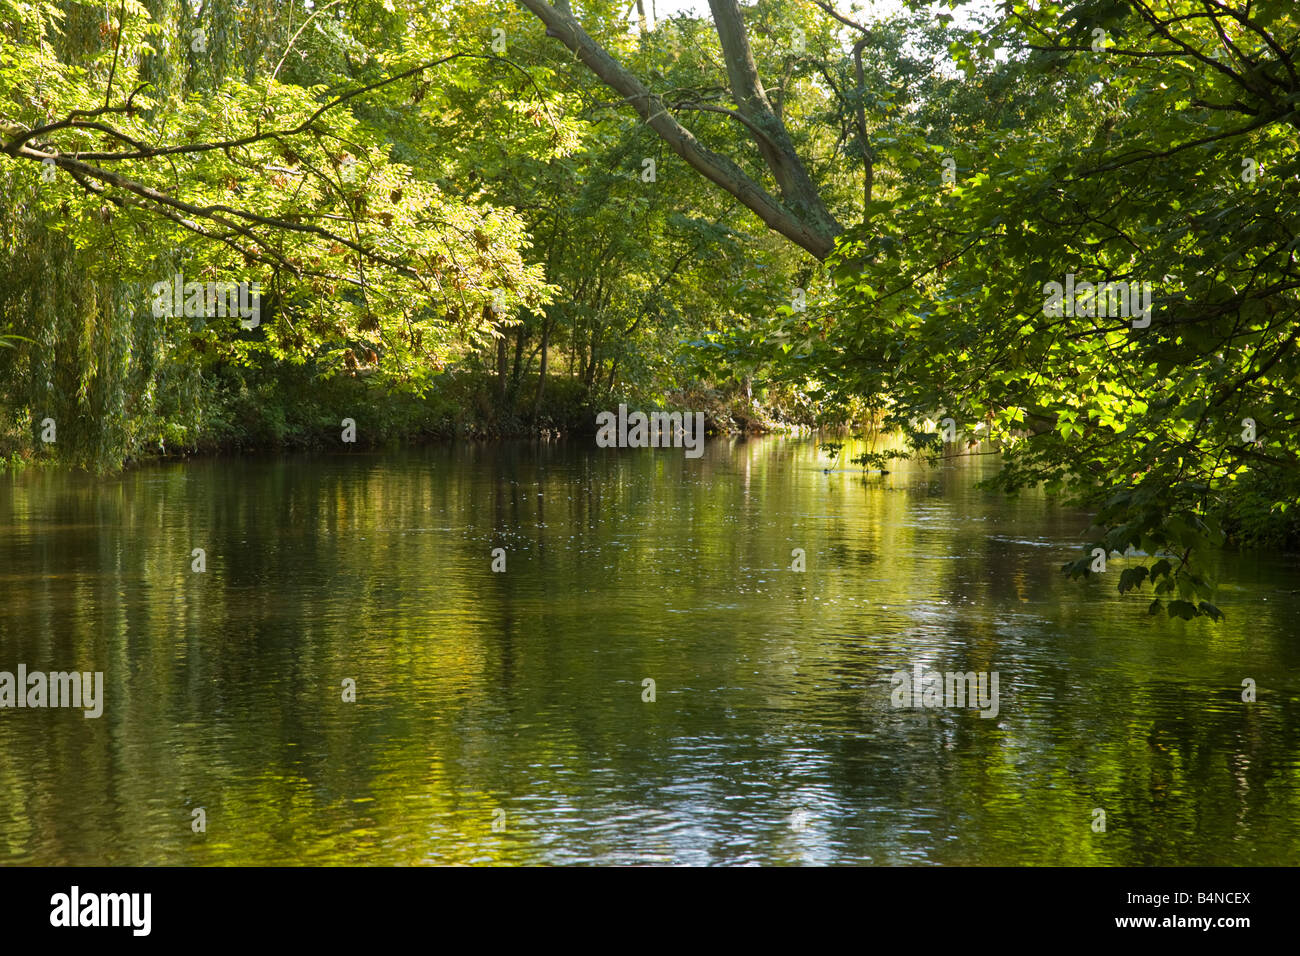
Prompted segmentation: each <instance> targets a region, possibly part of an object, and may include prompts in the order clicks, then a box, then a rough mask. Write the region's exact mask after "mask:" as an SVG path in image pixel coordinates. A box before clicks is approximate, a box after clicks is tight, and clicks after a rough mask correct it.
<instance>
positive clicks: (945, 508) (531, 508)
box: [0, 439, 1300, 864]
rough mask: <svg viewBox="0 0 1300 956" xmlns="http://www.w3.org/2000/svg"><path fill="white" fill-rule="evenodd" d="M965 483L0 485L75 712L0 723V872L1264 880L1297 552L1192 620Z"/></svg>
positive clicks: (8, 546)
mask: <svg viewBox="0 0 1300 956" xmlns="http://www.w3.org/2000/svg"><path fill="white" fill-rule="evenodd" d="M987 461H988V460H987V459H979V458H976V459H965V460H960V461H956V462H953V463H949V464H946V465H943V466H940V467H938V468H931V467H928V466H925V465H920V464H917V465H907V464H900V465H898V466H896V470H895V471H894V473H893V474H891V475H888V476H884V477H866V478H864V477H863V476H862V475H861V474H860V473H858V472H857V471H856V470H846V471H833V472H832V473H830V474H827V473H825V472H824V471H823V469H824V467H825V464H826V463H825V461H824V460H823V459H819V458H818V456H817V453H816V449H815V446H814V445H813V443H812V442H810V441H796V440H783V439H763V440H755V441H748V442H730V443H729V442H714V443H711V444H710V445H709V446H708V448H707V451H706V454H705V457H704V458H702V459H699V460H688V459H685V458H684V456H683V455H682V453H681V452H680V451H671V450H664V451H659V450H650V449H643V450H622V451H613V450H610V451H597V450H595V449H591V448H588V447H587V446H586V445H583V446H581V447H579V446H576V445H572V444H553V445H542V446H537V445H531V444H518V445H464V444H461V445H456V446H444V447H437V448H430V449H421V450H411V451H398V452H387V451H386V452H381V453H374V454H350V455H338V456H330V455H317V456H301V457H288V458H275V459H244V460H233V461H232V460H223V461H206V462H195V463H189V464H175V465H166V466H158V467H150V468H144V469H141V470H137V471H133V472H131V473H129V474H126V475H123V476H120V477H116V478H112V479H107V480H104V479H94V478H90V477H88V476H85V475H69V474H52V473H41V472H29V473H26V474H24V475H21V476H19V477H17V478H3V477H0V671H11V672H12V671H15V670H16V669H17V665H18V664H19V663H24V664H26V666H27V668H28V669H29V670H43V671H55V670H70V669H74V668H75V669H78V670H99V671H103V672H104V681H105V697H106V701H105V704H104V713H103V716H102V717H100V718H99V719H86V718H85V717H84V716H83V713H82V711H80V710H53V709H46V710H33V709H21V710H18V709H2V710H0V862H4V863H25V864H161V863H179V864H222V863H256V864H271V863H311V864H323V863H422V862H432V863H469V862H518V863H534V862H557V863H567V862H600V863H620V862H664V863H689V864H703V863H795V862H814V863H820V862H826V863H839V862H857V863H875V864H899V863H942V864H975V863H979V864H1019V863H1035V864H1048V863H1052V864H1157V863H1162V864H1190V863H1198V864H1200V863H1205V864H1209V863H1231V864H1264V863H1275V864H1295V863H1297V862H1300V812H1298V811H1300V751H1298V747H1297V745H1298V744H1300V726H1298V724H1300V722H1298V721H1297V719H1296V717H1297V713H1298V712H1300V678H1298V677H1297V674H1300V667H1298V666H1297V665H1300V633H1298V630H1300V629H1298V628H1297V626H1296V622H1297V620H1300V593H1297V592H1296V590H1295V589H1296V588H1297V587H1300V575H1298V574H1297V571H1298V570H1300V564H1298V563H1297V560H1296V559H1295V558H1293V557H1290V558H1282V557H1278V556H1246V557H1242V556H1226V557H1224V558H1223V560H1222V562H1221V567H1220V568H1219V571H1218V573H1219V579H1220V583H1221V586H1220V592H1219V595H1218V599H1217V603H1218V604H1219V606H1220V607H1222V608H1223V609H1224V610H1225V611H1226V612H1227V614H1228V615H1229V617H1228V620H1227V621H1226V622H1225V623H1223V624H1220V625H1212V624H1209V623H1206V622H1202V621H1196V622H1182V621H1170V620H1168V619H1167V618H1165V617H1164V616H1163V615H1161V616H1160V617H1157V618H1149V617H1147V615H1146V613H1145V609H1146V604H1147V603H1148V601H1149V600H1150V596H1149V590H1148V591H1147V592H1146V596H1145V597H1134V596H1132V595H1129V596H1127V597H1121V596H1119V595H1118V594H1117V593H1116V591H1115V582H1116V581H1117V580H1118V573H1119V569H1120V568H1121V567H1122V566H1123V562H1120V561H1112V562H1111V565H1110V571H1109V572H1108V573H1107V574H1105V575H1101V576H1097V577H1094V578H1093V579H1092V580H1091V581H1089V582H1087V583H1080V582H1073V583H1071V582H1069V581H1067V580H1065V579H1064V576H1063V575H1062V574H1061V572H1060V570H1059V569H1060V565H1061V564H1062V563H1064V561H1066V560H1067V559H1070V558H1073V557H1077V555H1078V545H1079V538H1078V535H1079V533H1080V532H1081V531H1082V529H1083V528H1084V527H1085V526H1086V525H1087V520H1086V516H1085V515H1082V514H1080V513H1078V512H1074V511H1070V510H1068V509H1064V508H1061V507H1059V506H1056V505H1053V504H1051V503H1049V502H1047V501H1045V500H1044V499H1043V498H1041V497H1037V496H1033V495H1027V496H1024V497H1021V498H1019V499H1014V500H1013V499H1007V498H1003V497H1000V496H997V495H994V494H991V493H986V492H982V491H979V490H977V489H976V488H975V487H974V481H975V479H976V478H977V477H978V476H979V475H980V474H981V473H982V470H983V469H985V468H988V467H992V466H991V465H989V464H988V463H987ZM498 547H499V548H504V549H505V552H506V562H507V569H506V571H505V572H504V573H493V572H492V570H491V565H492V556H491V551H492V549H494V548H498ZM194 548H203V549H205V551H206V562H207V570H206V572H204V573H195V572H193V571H192V570H191V561H192V558H191V551H192V549H194ZM794 548H802V549H804V550H805V551H806V555H807V557H806V560H807V570H806V572H805V573H796V572H794V571H791V570H790V567H791V562H792V558H791V552H792V549H794ZM916 664H924V665H925V666H926V667H927V668H930V669H937V670H941V671H997V672H998V673H999V675H1000V701H999V711H998V714H997V716H996V718H992V719H988V718H983V717H981V716H980V715H979V712H978V711H977V710H973V709H907V708H903V709H896V708H894V707H893V706H891V700H890V694H891V682H890V675H891V674H893V673H894V672H895V671H898V670H904V669H906V670H911V669H912V668H913V666H914V665H916ZM347 678H351V679H354V680H355V681H356V688H357V690H356V702H355V703H348V702H344V701H343V700H342V696H343V693H342V689H341V688H342V683H343V681H344V680H345V679H347ZM646 678H651V679H653V680H654V681H655V686H654V690H655V700H654V701H653V702H645V701H643V699H642V697H643V694H644V693H646V691H643V684H642V682H643V680H644V679H646ZM1246 678H1251V679H1253V680H1254V681H1256V682H1257V685H1258V700H1257V701H1256V702H1255V703H1250V704H1247V703H1243V702H1242V700H1241V685H1242V681H1243V680H1244V679H1246ZM199 807H201V808H203V809H204V811H205V813H206V821H207V829H206V832H204V833H195V832H193V829H192V820H193V816H192V811H193V810H194V809H195V808H199ZM1095 809H1103V810H1104V811H1105V813H1106V829H1105V832H1096V831H1094V821H1095V820H1096V819H1097V817H1096V815H1095V814H1094V810H1095ZM494 824H495V825H496V829H494Z"/></svg>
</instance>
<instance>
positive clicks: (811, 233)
mask: <svg viewBox="0 0 1300 956" xmlns="http://www.w3.org/2000/svg"><path fill="white" fill-rule="evenodd" d="M520 2H521V3H522V4H523V5H524V6H525V7H527V8H528V9H529V10H531V11H532V12H533V14H534V15H535V16H536V17H537V18H538V19H539V20H541V21H542V22H543V23H544V24H546V33H547V35H548V36H553V37H556V38H558V39H559V40H560V42H562V43H563V44H564V45H565V46H566V47H568V48H569V49H570V50H572V51H573V53H574V55H575V56H576V57H577V58H578V59H580V60H582V62H583V63H585V64H586V65H587V66H588V67H589V68H590V69H591V71H592V72H593V73H595V74H596V76H598V77H599V78H600V79H601V80H602V81H603V82H604V83H605V85H606V86H608V87H609V88H610V89H612V90H614V91H615V92H617V93H619V94H620V95H621V96H623V98H624V99H626V100H627V102H628V103H630V104H631V105H632V107H633V108H634V109H635V110H636V111H637V113H639V114H640V115H641V117H642V118H643V119H644V120H645V123H646V125H647V126H649V127H650V128H651V129H653V130H654V131H655V132H656V133H657V134H658V135H659V137H660V138H661V139H662V140H663V141H664V142H665V143H667V144H668V145H669V146H670V147H671V148H672V150H673V151H674V152H675V153H677V155H679V156H681V157H682V158H683V159H684V160H686V162H687V163H689V164H690V165H691V167H692V168H694V169H695V170H697V171H698V172H700V173H701V174H703V175H704V176H705V177H706V178H707V179H709V180H710V181H711V182H713V183H715V184H716V185H718V186H720V187H722V188H723V189H725V190H726V191H727V192H729V193H731V195H733V196H735V197H736V198H737V199H738V200H740V202H742V203H743V204H744V205H745V206H746V207H748V208H749V209H750V210H752V211H753V212H754V213H755V214H756V215H757V216H758V217H759V218H760V219H761V220H763V222H764V223H766V224H767V226H768V227H769V228H771V229H772V230H774V231H775V232H778V233H780V234H781V235H783V236H785V237H786V238H787V239H789V240H790V241H791V242H793V243H795V244H796V245H798V246H800V247H802V248H803V249H806V250H807V251H808V252H810V253H812V254H813V255H814V256H816V257H817V258H818V259H825V258H826V257H827V256H828V255H830V253H831V250H833V249H834V248H835V237H836V236H837V235H839V233H840V232H841V231H842V227H841V226H840V224H839V223H838V222H836V220H835V218H834V217H833V216H832V215H831V214H830V212H829V211H828V210H827V209H826V206H825V204H824V203H823V202H822V200H821V198H820V197H819V196H818V194H817V192H816V190H815V189H814V188H813V187H812V183H811V180H810V179H809V177H808V173H807V171H806V170H805V169H804V167H803V163H802V162H801V161H800V160H799V157H798V156H797V155H796V154H795V152H794V149H793V147H792V145H791V143H790V137H789V135H788V134H787V133H786V131H785V127H784V126H783V125H782V124H781V122H780V120H778V119H777V118H776V115H775V114H774V113H773V112H772V109H771V106H770V105H767V104H766V100H767V97H766V94H762V88H761V84H756V83H755V80H756V79H757V74H756V71H755V70H754V63H753V56H752V55H751V54H750V53H749V41H748V39H747V38H746V36H745V28H744V23H743V21H742V20H741V17H740V8H739V6H737V4H736V2H735V0H710V6H712V7H714V20H715V23H716V25H717V28H718V37H719V39H720V40H721V41H722V43H723V49H724V51H725V52H726V53H727V61H728V62H727V69H728V73H729V74H730V75H732V82H733V84H736V83H739V88H734V87H733V90H732V92H733V94H734V95H735V96H736V98H737V100H738V101H739V102H741V106H742V112H741V113H740V114H736V113H733V112H732V111H730V110H723V112H726V113H728V114H730V115H732V116H733V117H737V118H739V119H741V120H742V121H743V122H744V124H745V125H746V127H748V128H750V129H751V132H753V133H754V140H755V142H760V143H761V144H762V145H761V146H760V149H761V150H762V155H763V159H764V161H765V162H767V163H768V165H769V168H770V169H771V170H772V174H773V176H775V177H776V180H777V184H778V185H779V186H780V188H781V192H782V195H783V196H785V197H786V199H787V201H788V203H789V205H787V204H786V203H783V202H781V201H780V200H778V199H776V198H775V197H773V196H771V195H770V194H769V193H768V192H767V191H766V190H765V189H764V188H763V187H762V186H760V185H759V184H758V183H757V182H755V181H754V180H753V179H751V178H750V177H749V175H748V174H746V173H745V171H744V170H743V169H741V168H740V167H739V166H738V165H736V164H735V163H734V162H733V161H732V160H730V159H729V158H727V157H726V156H723V155H721V154H720V153H715V152H714V151H713V150H711V149H709V148H708V147H706V146H705V145H703V144H702V143H701V142H700V141H699V140H697V139H696V138H695V135H694V134H693V133H691V131H690V130H688V129H686V128H685V127H683V126H682V125H681V124H680V123H678V122H677V120H676V119H675V118H674V117H673V116H672V115H671V114H670V113H669V112H668V108H667V107H666V106H665V105H664V102H663V100H662V99H660V98H659V97H658V96H656V95H655V94H653V93H651V92H650V90H649V89H648V88H647V87H646V86H645V84H643V83H642V82H641V81H640V80H639V79H637V78H636V77H635V76H633V75H632V74H631V73H629V72H628V71H627V70H626V69H624V68H623V66H622V65H621V64H619V63H618V61H617V60H615V59H614V58H613V57H612V56H610V55H609V53H607V52H606V51H605V49H604V48H603V47H602V46H601V45H600V44H598V43H597V42H596V41H595V40H593V39H592V38H591V37H590V36H588V35H587V33H586V31H585V30H583V29H582V27H581V26H580V25H579V24H578V22H577V20H575V19H574V18H573V17H571V16H569V15H568V14H566V13H564V12H562V11H560V10H557V9H556V8H555V7H553V6H551V5H550V4H549V3H547V2H546V0H520ZM733 57H740V58H741V61H738V62H737V63H735V64H733V63H732V59H733ZM745 61H747V62H745ZM737 71H738V72H737ZM747 91H748V92H747ZM755 94H762V95H761V97H758V98H755ZM746 103H748V104H749V105H748V107H746ZM764 107H765V109H764ZM745 108H751V109H752V110H753V111H754V116H755V118H751V117H750V116H747V115H745V114H744V112H743V110H744V109H745Z"/></svg>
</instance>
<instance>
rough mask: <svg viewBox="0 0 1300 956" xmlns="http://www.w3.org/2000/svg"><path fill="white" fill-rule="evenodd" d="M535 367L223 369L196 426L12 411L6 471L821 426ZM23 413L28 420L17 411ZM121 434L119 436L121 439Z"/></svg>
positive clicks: (2, 462)
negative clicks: (146, 429) (407, 387)
mask: <svg viewBox="0 0 1300 956" xmlns="http://www.w3.org/2000/svg"><path fill="white" fill-rule="evenodd" d="M538 384H539V383H538V377H537V376H536V375H532V376H526V377H521V379H520V381H518V382H517V383H507V386H506V388H505V389H504V391H503V390H502V389H501V388H500V386H499V382H498V380H497V379H496V378H495V377H494V376H489V375H485V374H483V373H479V372H473V371H463V370H449V371H448V372H447V373H446V374H445V375H443V376H441V377H440V378H439V379H438V381H437V384H436V386H435V387H434V388H431V389H429V390H428V391H427V392H426V393H425V394H423V395H417V394H413V393H410V392H403V391H401V390H400V389H397V388H395V387H394V386H393V383H392V382H391V381H385V382H382V383H380V382H378V381H376V380H375V379H373V378H365V377H360V376H358V377H355V378H354V377H348V376H339V377H335V378H331V379H319V378H315V377H312V378H310V379H309V378H308V376H306V375H297V374H294V372H293V370H292V369H289V370H286V369H281V370H280V374H279V375H277V376H276V377H274V378H270V379H266V380H262V381H250V380H248V379H247V378H244V377H240V378H238V379H236V378H234V377H223V376H222V375H220V374H217V375H214V376H213V377H212V378H211V379H210V380H208V381H207V382H205V388H204V389H203V398H202V401H201V402H199V404H198V407H196V408H195V409H194V420H193V421H192V422H191V423H189V424H188V425H187V426H178V425H175V424H173V425H172V427H171V428H170V429H169V432H164V433H159V434H156V435H154V436H148V437H142V438H140V437H137V438H131V437H130V436H131V429H130V428H128V427H126V426H125V425H123V424H117V423H112V422H108V423H96V422H95V421H94V419H93V416H89V415H82V416H79V418H78V420H76V421H73V422H57V421H56V422H55V428H54V430H53V432H52V434H53V437H54V440H53V441H42V437H43V434H49V433H50V430H49V429H48V427H46V428H45V429H44V430H43V429H42V426H41V420H33V421H32V423H31V428H30V429H26V430H25V429H23V428H22V427H21V426H20V425H19V424H17V423H15V421H14V419H15V416H12V415H10V416H6V418H8V419H9V422H8V427H7V428H6V429H4V430H2V431H0V471H5V470H11V471H16V470H21V469H22V468H25V467H29V466H33V465H56V466H70V467H80V468H85V469H88V470H92V471H100V472H105V471H114V470H116V469H118V468H121V467H129V466H131V465H134V464H140V463H144V462H148V461H157V460H174V459H187V458H195V457H209V456H221V455H231V454H243V453H251V452H273V451H303V450H310V449H321V448H329V447H333V446H337V445H339V444H351V445H355V446H357V447H362V448H373V447H381V446H390V445H418V444H424V443H429V442H442V441H452V440H456V439H471V440H487V441H491V440H505V439H520V438H558V437H565V436H570V437H571V436H582V435H592V436H594V435H595V432H596V425H595V420H596V415H597V414H598V413H599V412H600V411H603V410H607V409H612V408H617V407H618V405H619V404H620V403H626V404H627V405H628V406H629V408H631V409H633V410H642V411H645V412H650V411H669V412H672V411H677V412H688V411H689V412H703V413H704V422H705V433H706V434H707V435H708V436H710V437H716V436H718V435H762V434H769V433H779V432H789V431H796V430H803V429H807V428H810V427H813V426H814V425H815V424H816V423H815V422H814V421H813V419H812V415H811V411H810V410H809V409H807V408H800V407H799V406H798V405H797V404H796V403H791V402H786V403H784V404H782V402H781V401H780V400H778V401H775V402H773V403H772V404H771V406H770V407H769V406H767V405H764V404H763V403H762V402H760V401H758V400H757V399H753V398H746V397H745V396H744V395H743V394H741V393H739V392H738V391H734V392H733V391H728V390H723V389H715V388H708V387H699V388H694V389H689V390H684V391H675V392H670V393H667V394H663V395H648V394H645V393H637V394H630V395H612V396H610V397H608V398H606V399H604V400H602V401H599V402H596V401H593V400H592V399H591V398H590V396H589V394H588V392H587V389H586V388H585V387H584V385H583V384H582V383H581V382H579V381H578V380H576V379H573V378H570V377H548V378H547V380H546V382H545V385H544V387H542V388H541V389H540V390H539V388H538ZM16 417H17V418H18V419H20V420H21V418H23V417H31V418H33V419H35V418H36V416H35V415H32V416H16ZM119 436H121V437H119Z"/></svg>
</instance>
